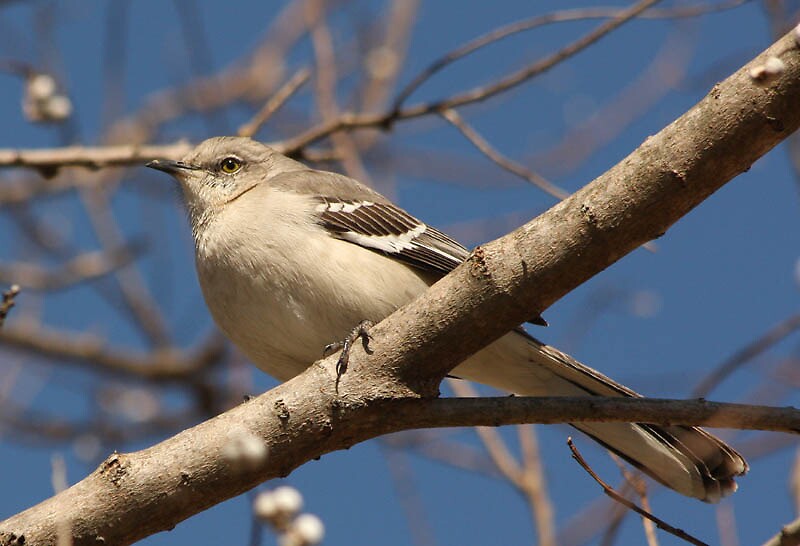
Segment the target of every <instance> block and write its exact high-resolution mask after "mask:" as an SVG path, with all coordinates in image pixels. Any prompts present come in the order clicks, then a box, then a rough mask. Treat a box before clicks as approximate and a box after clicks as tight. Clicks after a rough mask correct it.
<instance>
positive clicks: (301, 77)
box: [238, 67, 311, 137]
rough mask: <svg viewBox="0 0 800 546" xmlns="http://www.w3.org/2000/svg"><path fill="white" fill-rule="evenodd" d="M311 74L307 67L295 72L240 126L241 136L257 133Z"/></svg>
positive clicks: (250, 135) (239, 132)
mask: <svg viewBox="0 0 800 546" xmlns="http://www.w3.org/2000/svg"><path fill="white" fill-rule="evenodd" d="M310 76H311V70H309V69H308V68H307V67H306V68H301V69H300V70H298V71H297V72H295V73H294V75H293V76H292V77H291V78H289V80H288V81H287V82H286V83H284V84H283V85H282V86H281V87H280V89H278V90H277V91H276V92H275V94H274V95H272V96H271V97H270V98H269V100H267V102H266V103H265V104H264V106H263V107H262V108H261V110H259V111H258V113H257V114H256V115H255V116H253V119H251V120H250V121H248V122H247V123H244V124H243V125H242V126H241V127H239V131H238V134H239V136H243V137H252V136H253V135H254V134H256V133H257V132H258V130H259V129H260V128H261V126H263V125H264V124H265V123H266V122H267V120H268V119H269V118H271V117H272V115H273V114H274V113H275V112H277V111H278V109H279V108H280V107H281V106H283V105H284V103H285V102H286V101H287V100H289V98H290V97H291V96H292V95H294V94H295V93H296V92H297V91H298V90H299V89H300V88H301V87H302V86H303V84H304V83H306V82H307V81H308V78H309V77H310Z"/></svg>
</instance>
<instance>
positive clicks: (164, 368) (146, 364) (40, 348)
mask: <svg viewBox="0 0 800 546" xmlns="http://www.w3.org/2000/svg"><path fill="white" fill-rule="evenodd" d="M0 343H2V344H4V345H5V346H7V347H11V348H14V349H20V350H25V351H31V352H34V353H36V354H39V355H42V356H49V357H53V358H58V359H61V360H69V361H73V362H76V363H78V364H82V365H88V366H96V367H99V368H100V369H102V370H104V371H107V372H110V373H115V374H120V375H123V376H128V377H132V378H138V379H146V380H148V381H155V382H174V381H180V380H185V379H186V378H187V377H191V376H192V375H193V374H196V373H198V372H199V371H201V370H203V369H206V368H208V367H210V366H212V365H213V364H214V363H216V362H218V361H219V359H220V357H221V355H222V353H223V350H224V344H223V341H222V339H221V338H220V337H219V336H216V335H215V336H212V337H210V338H209V339H208V340H206V341H205V343H204V344H203V345H202V346H201V347H199V348H198V349H196V350H195V351H193V354H191V355H188V356H187V355H184V354H182V353H181V351H179V350H178V349H162V350H158V351H154V352H152V353H149V354H138V353H135V352H133V351H119V350H114V349H109V348H108V347H107V346H106V343H105V342H104V341H103V340H102V339H100V338H98V337H96V336H93V335H90V334H84V333H77V332H70V333H66V332H59V331H56V330H52V329H48V328H46V327H43V326H40V325H30V324H26V325H16V326H14V327H13V328H4V329H3V330H2V332H0Z"/></svg>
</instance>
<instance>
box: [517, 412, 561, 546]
mask: <svg viewBox="0 0 800 546" xmlns="http://www.w3.org/2000/svg"><path fill="white" fill-rule="evenodd" d="M517 436H518V437H519V444H520V448H521V449H522V476H521V478H522V480H521V483H522V486H523V490H524V492H525V494H526V496H527V497H528V504H530V506H531V511H532V512H533V520H534V521H535V522H536V538H537V544H539V546H555V545H556V544H558V543H557V541H556V527H555V521H554V520H555V515H554V513H553V512H554V510H553V503H552V502H551V500H550V495H549V493H548V491H547V480H546V479H545V471H544V467H543V466H542V457H541V454H540V451H539V441H538V439H537V437H536V427H535V426H533V425H519V426H517Z"/></svg>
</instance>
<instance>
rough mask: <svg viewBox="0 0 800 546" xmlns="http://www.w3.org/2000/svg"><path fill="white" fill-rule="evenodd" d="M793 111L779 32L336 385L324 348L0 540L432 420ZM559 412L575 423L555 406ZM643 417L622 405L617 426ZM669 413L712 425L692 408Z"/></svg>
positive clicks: (383, 331) (232, 483)
mask: <svg viewBox="0 0 800 546" xmlns="http://www.w3.org/2000/svg"><path fill="white" fill-rule="evenodd" d="M776 55H777V56H780V57H781V59H782V61H783V63H784V65H785V70H784V71H783V73H782V74H780V75H778V76H777V77H776V78H775V79H774V80H772V81H770V82H769V84H768V85H767V84H764V83H761V84H759V85H757V82H754V81H753V80H752V79H751V77H750V76H749V73H750V70H752V69H753V68H755V67H757V66H761V65H763V64H764V62H765V60H766V58H767V56H776ZM797 104H800V54H798V51H797V46H796V45H795V41H794V37H793V36H792V35H787V36H785V37H784V38H783V39H781V40H780V41H779V42H778V43H776V44H775V45H773V46H772V47H771V48H770V49H769V50H767V51H766V52H765V53H763V54H762V55H761V56H759V57H758V58H757V59H756V60H755V61H753V62H752V63H750V64H749V65H748V66H746V67H744V68H743V69H742V70H740V71H739V72H737V73H736V74H734V75H733V76H731V77H730V78H728V79H727V80H726V81H724V82H722V83H720V84H718V85H716V86H715V87H714V88H713V89H712V90H711V92H710V93H709V95H708V96H707V97H706V98H704V99H703V100H702V101H701V102H700V103H698V104H697V105H696V106H695V107H693V108H692V109H691V110H690V111H689V112H687V113H686V114H685V115H683V116H682V117H681V118H679V119H678V120H676V121H675V122H674V123H672V124H671V125H669V126H668V127H666V128H665V129H664V130H662V131H661V132H660V133H659V134H657V135H655V136H653V137H650V138H648V139H647V140H646V141H645V142H644V143H643V144H642V146H641V147H640V148H639V149H638V150H636V151H634V152H633V153H632V154H631V155H630V156H628V157H627V158H625V159H624V160H623V161H622V162H620V163H619V164H618V165H616V166H615V167H613V168H612V169H610V170H609V171H608V172H607V173H606V174H604V175H602V176H600V177H599V178H598V179H597V180H595V181H594V182H593V183H591V184H589V185H588V186H586V187H585V188H583V189H582V190H580V191H579V192H577V193H576V194H574V195H573V196H572V197H570V198H568V199H566V200H565V201H563V202H561V203H559V204H558V205H556V206H555V207H553V208H552V209H550V210H549V211H548V212H546V213H545V214H543V215H542V216H540V217H538V218H536V219H535V220H533V221H532V222H530V223H528V224H527V225H525V226H523V227H522V228H520V229H518V230H516V231H514V232H513V233H511V234H509V235H507V236H505V237H503V238H501V239H498V240H497V241H494V242H492V243H489V244H487V245H486V246H483V247H479V248H477V249H476V250H475V251H474V252H473V253H472V255H471V256H470V258H469V259H468V260H467V261H466V262H465V263H464V264H463V265H462V266H460V267H458V268H457V269H456V270H455V271H453V272H452V273H451V274H450V275H448V276H447V277H445V278H444V279H442V280H441V281H440V282H438V283H437V284H435V285H434V286H432V287H431V289H430V290H428V291H427V292H426V293H425V294H424V295H422V296H421V297H420V298H418V299H417V300H415V301H414V302H412V303H410V304H409V305H407V306H405V307H403V308H402V309H400V310H398V311H397V312H396V313H394V314H392V315H391V316H390V317H389V318H387V319H386V320H384V321H383V322H381V323H380V324H378V325H376V326H375V327H374V328H373V329H372V331H371V333H372V335H373V337H374V340H373V342H372V343H371V348H372V350H373V353H372V354H371V355H366V354H365V353H364V352H363V351H362V350H361V349H360V348H356V350H354V351H353V353H352V355H351V359H350V363H349V369H348V372H347V373H346V374H344V376H342V378H341V381H340V382H339V383H338V392H337V391H336V390H335V389H334V385H335V383H336V381H335V379H336V375H335V371H334V365H335V360H336V357H335V356H334V357H331V358H329V359H328V360H325V361H323V362H321V363H316V364H314V365H312V366H311V367H309V369H308V370H307V371H306V372H305V373H303V374H301V375H300V376H298V377H296V378H294V379H293V380H291V381H289V382H287V383H284V384H283V385H280V386H279V387H277V388H275V389H273V390H271V391H269V392H268V393H266V394H264V395H262V396H259V397H258V398H255V399H253V400H251V401H250V402H248V403H246V404H242V405H241V406H239V407H236V408H234V409H233V410H231V411H228V412H226V413H224V414H222V415H219V416H217V417H215V418H214V419H211V420H209V421H207V422H204V423H201V424H200V425H198V426H196V427H193V428H191V429H188V430H186V431H184V432H181V433H180V434H177V435H176V436H174V437H172V438H170V439H168V440H166V441H164V442H162V443H160V444H157V445H155V446H153V447H151V448H148V449H145V450H142V451H139V452H136V453H133V454H114V455H112V456H110V457H109V458H108V459H107V460H106V461H105V462H104V463H103V464H102V465H101V466H100V467H99V468H98V469H97V470H96V471H95V472H93V473H92V474H91V475H89V476H88V477H87V478H85V479H84V480H82V481H81V482H79V483H77V484H75V485H74V486H72V487H70V488H69V489H67V490H65V491H63V492H61V493H59V494H58V495H56V496H54V497H52V498H50V499H48V500H46V501H44V502H43V503H41V504H39V505H37V506H35V507H33V508H31V509H29V510H26V511H25V512H22V513H20V514H18V515H16V516H13V517H12V518H10V519H8V520H6V521H5V522H3V523H0V544H12V543H19V540H18V538H19V537H20V535H22V536H24V537H25V542H26V543H28V544H55V542H56V540H57V535H58V530H59V529H71V532H72V540H73V544H74V545H75V546H80V545H85V544H97V541H98V537H102V538H103V540H104V541H105V543H106V544H129V543H131V542H133V541H135V540H138V539H140V538H142V537H145V536H147V535H149V534H152V533H154V532H157V531H161V530H165V529H169V528H171V527H173V526H174V525H176V524H177V523H178V522H180V521H182V520H183V519H186V518H188V517H190V516H191V515H193V514H195V513H197V512H200V511H202V510H204V509H206V508H208V507H209V506H212V505H213V504H216V503H218V502H221V501H223V500H225V499H227V498H230V497H232V496H235V495H238V494H240V493H242V492H244V491H246V490H248V489H250V488H252V487H254V486H255V485H257V484H259V483H261V482H262V481H264V480H267V479H270V478H273V477H277V476H285V475H286V474H288V473H289V472H291V471H292V470H293V469H294V468H296V467H297V466H299V465H301V464H303V463H305V462H306V461H309V460H311V459H313V458H316V457H319V456H321V455H323V454H325V453H328V452H330V451H333V450H336V449H342V448H346V447H349V446H352V445H353V444H355V443H358V442H360V441H363V440H366V439H368V438H374V437H376V436H379V435H381V434H386V433H388V432H392V431H397V430H402V429H404V428H417V427H421V426H430V424H431V423H432V422H433V421H434V420H436V421H437V423H442V422H443V421H444V420H445V419H444V417H441V414H442V412H443V408H446V407H448V406H449V405H450V406H452V405H455V404H457V403H464V404H469V403H475V402H463V401H462V402H453V401H447V400H436V399H433V397H434V396H435V395H436V394H437V392H438V384H439V382H440V380H441V379H442V377H443V376H444V375H445V374H446V373H447V372H448V371H449V370H450V369H452V368H453V367H454V366H456V365H457V364H458V363H459V362H460V361H462V360H463V359H464V358H465V357H466V356H468V355H470V354H472V353H473V352H475V351H476V350H478V349H480V348H481V347H483V346H485V345H486V344H488V343H489V342H491V341H493V340H495V339H497V338H498V337H500V336H501V335H503V334H504V333H506V332H507V331H509V330H510V329H511V328H513V327H514V326H515V325H516V324H519V323H521V322H523V321H524V320H525V319H527V318H528V317H530V316H531V314H532V313H534V312H540V311H542V310H544V309H545V308H546V307H548V306H549V305H550V304H552V303H553V302H554V301H556V300H557V299H558V298H560V297H562V296H563V295H565V294H566V293H567V292H569V291H570V290H572V289H573V288H575V287H576V286H578V285H579V284H580V283H582V282H584V281H585V280H587V279H588V278H590V277H591V276H592V275H594V274H596V273H598V272H600V271H602V270H603V269H605V268H606V267H608V266H609V265H610V264H612V263H613V262H614V261H616V260H618V259H620V258H621V257H623V256H624V255H626V254H627V253H629V252H631V251H632V250H633V249H635V248H637V247H639V246H641V244H642V243H644V242H646V241H648V240H650V239H652V238H654V237H658V236H660V235H661V234H663V233H664V232H666V230H667V229H668V228H669V227H670V226H671V225H672V224H673V223H675V222H676V221H677V220H678V219H679V218H680V217H681V216H683V215H684V214H686V213H687V212H689V211H690V210H691V209H692V208H694V207H695V206H697V205H698V204H699V203H701V202H702V201H703V200H704V199H705V198H707V197H708V196H709V195H711V194H712V193H713V192H714V191H716V190H717V189H718V188H719V187H721V186H722V185H723V184H724V183H726V182H727V181H729V180H730V179H731V178H733V177H734V176H736V175H737V174H739V173H741V172H743V171H745V170H747V169H748V168H749V167H750V165H751V164H752V163H753V162H754V161H755V160H756V159H758V158H759V157H760V156H762V155H763V154H765V153H766V152H767V151H769V150H770V149H771V148H772V147H774V146H775V145H776V144H778V143H779V142H780V141H781V140H782V139H785V138H786V137H787V136H788V135H789V134H791V133H792V132H793V131H795V130H796V129H797V128H798V126H800V109H799V108H797V106H796V105H797ZM547 350H555V349H551V348H548V349H547ZM512 400H513V399H512ZM581 402H582V403H584V404H585V403H587V401H586V400H583V401H581ZM652 402H655V403H658V401H647V400H644V401H642V400H634V401H631V402H621V401H619V400H607V401H599V400H594V399H590V400H589V401H588V403H590V404H597V406H596V407H594V408H592V411H591V417H590V418H591V419H592V420H596V419H598V418H599V417H598V415H599V411H598V408H599V407H600V405H604V406H605V405H613V404H618V403H623V404H624V403H632V404H637V405H638V404H642V405H643V404H647V403H652ZM493 403H494V404H498V402H493ZM516 403H517V402H516V401H514V402H507V403H506V404H507V405H509V406H510V405H515V404H516ZM523 403H527V401H525V402H520V405H522V404H523ZM532 403H541V401H533V402H532ZM499 404H500V405H501V406H502V404H503V403H502V402H500V403H499ZM698 404H701V405H703V404H707V403H705V402H698ZM561 409H563V408H561ZM725 409H726V412H727V409H728V407H727V406H726V407H725ZM492 411H494V410H492ZM663 411H664V410H663V408H662V409H661V410H659V413H661V414H663ZM749 411H752V408H749V409H748V412H749ZM771 411H774V412H778V413H781V412H786V413H787V414H793V413H794V412H793V411H792V410H777V409H775V410H771ZM726 412H721V413H720V415H723V416H724V415H725V413H726ZM748 412H744V414H743V415H741V418H745V417H747V416H748V415H750V414H749V413H748ZM434 415H436V417H434ZM480 415H483V416H482V417H478V416H475V418H474V419H470V420H469V423H470V424H498V423H502V422H503V421H502V420H499V419H498V417H497V415H496V414H494V413H491V412H487V413H486V414H483V413H481V414H480ZM565 416H566V417H565ZM557 417H558V419H559V420H569V419H572V418H573V417H576V416H575V415H567V414H565V413H561V412H560V410H559V413H558V415H557ZM642 417H644V416H643V415H634V414H633V413H628V414H627V415H626V417H625V418H624V420H633V421H636V420H640V419H641V418H642ZM748 418H750V417H748ZM657 422H661V421H657ZM675 422H676V423H677V422H679V421H675ZM680 422H683V423H684V424H689V423H691V424H699V423H703V422H705V423H710V422H711V418H710V417H709V420H708V421H704V420H703V419H697V418H695V416H694V415H692V419H691V420H687V421H680ZM452 424H455V421H454V420H453V421H449V425H452ZM790 428H791V429H796V426H795V425H792V426H791V427H790ZM245 448H246V449H245Z"/></svg>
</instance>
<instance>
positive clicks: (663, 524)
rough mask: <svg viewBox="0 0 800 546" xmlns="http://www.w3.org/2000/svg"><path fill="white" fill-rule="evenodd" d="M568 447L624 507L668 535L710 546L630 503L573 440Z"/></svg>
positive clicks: (591, 474) (697, 544)
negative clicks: (589, 461) (599, 474)
mask: <svg viewBox="0 0 800 546" xmlns="http://www.w3.org/2000/svg"><path fill="white" fill-rule="evenodd" d="M567 445H568V446H569V449H570V450H571V451H572V458H573V459H575V460H576V461H578V464H579V465H581V467H583V469H584V470H585V471H586V472H587V473H588V474H589V475H590V476H591V477H592V478H593V479H594V481H596V482H597V483H598V484H599V485H600V487H602V488H603V493H605V494H606V495H608V496H609V497H611V498H612V499H614V500H615V501H617V502H618V503H620V504H622V505H623V506H626V507H627V508H628V509H630V510H633V511H634V512H636V513H637V514H639V515H640V516H642V517H644V518H647V519H649V520H650V521H652V522H653V523H655V524H656V526H657V527H658V528H659V529H661V530H663V531H666V532H667V533H669V534H671V535H674V536H676V537H678V538H680V539H683V540H685V541H686V542H688V543H690V544H695V545H696V546H708V544H706V543H705V542H703V541H701V540H699V539H697V538H695V537H693V536H692V535H690V534H689V533H687V532H686V531H684V530H682V529H678V528H677V527H673V526H672V525H670V524H669V523H667V522H666V521H664V520H662V519H660V518H658V517H656V516H654V515H653V514H651V513H650V512H648V511H647V510H644V509H643V508H640V507H639V506H637V505H636V504H635V503H633V502H631V501H629V500H628V499H626V498H625V497H623V496H622V495H620V494H619V493H617V492H616V491H614V489H613V488H612V487H611V486H610V485H608V484H607V483H606V482H604V481H603V480H602V478H600V476H598V475H597V474H596V473H595V471H594V470H592V468H591V467H590V466H589V463H587V462H586V460H585V459H584V458H583V456H582V455H581V454H580V452H579V451H578V448H577V447H575V444H574V443H572V438H569V439H567Z"/></svg>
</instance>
